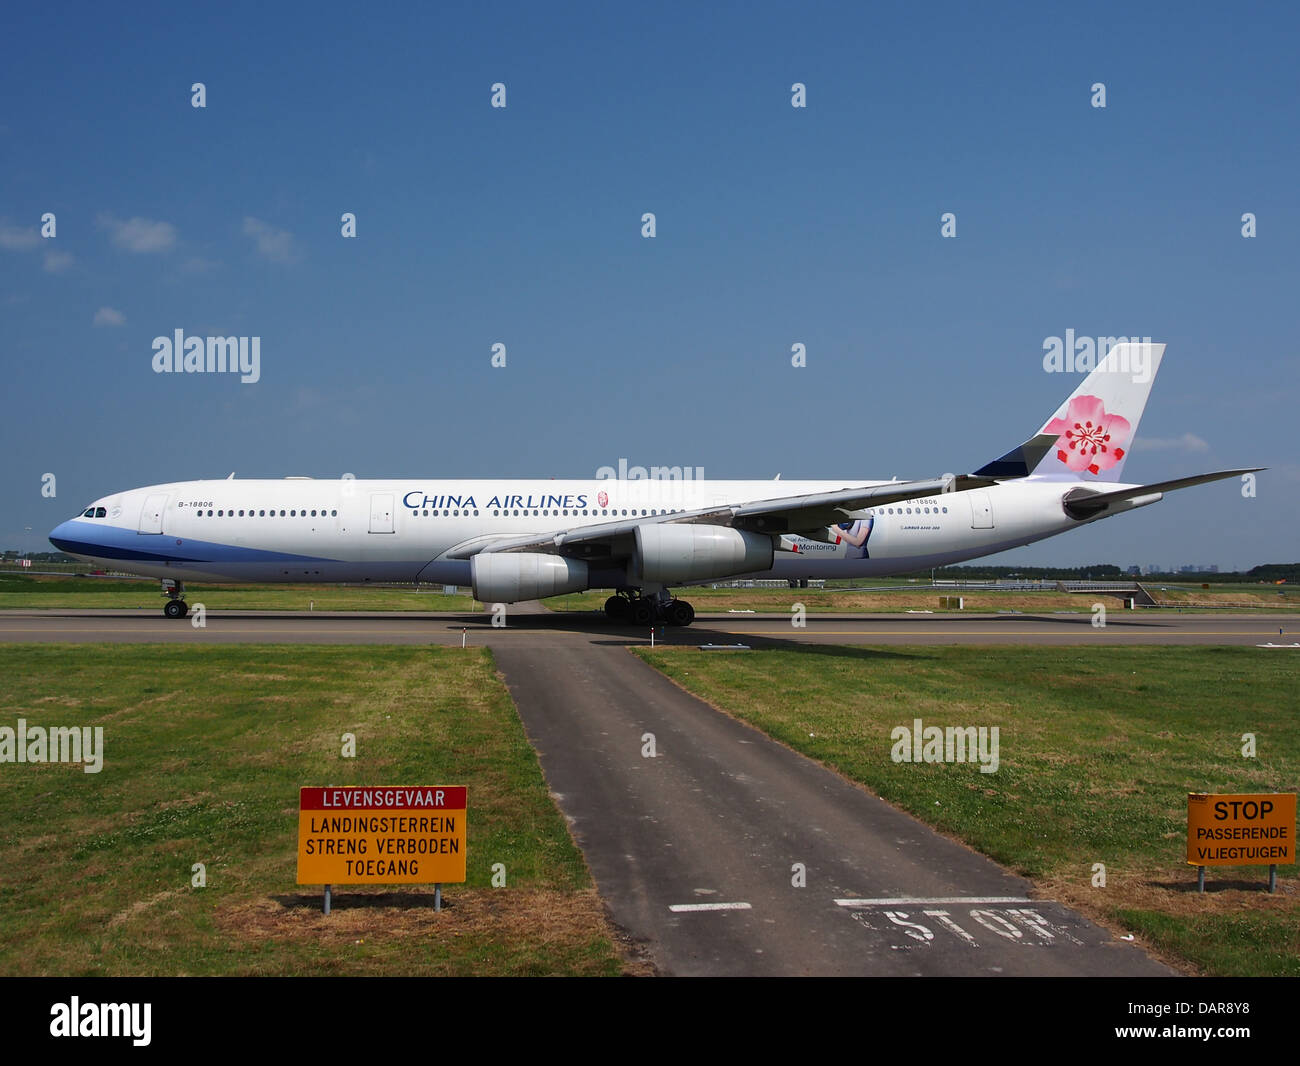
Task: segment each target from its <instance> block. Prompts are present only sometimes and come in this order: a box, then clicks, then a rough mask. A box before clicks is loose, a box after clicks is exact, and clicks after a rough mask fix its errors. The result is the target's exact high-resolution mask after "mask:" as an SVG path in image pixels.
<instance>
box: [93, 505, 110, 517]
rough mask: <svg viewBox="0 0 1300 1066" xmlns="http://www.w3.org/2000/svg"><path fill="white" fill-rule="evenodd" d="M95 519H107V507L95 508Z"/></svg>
mask: <svg viewBox="0 0 1300 1066" xmlns="http://www.w3.org/2000/svg"><path fill="white" fill-rule="evenodd" d="M95 517H96V518H107V517H108V508H107V507H96V508H95Z"/></svg>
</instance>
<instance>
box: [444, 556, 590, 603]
mask: <svg viewBox="0 0 1300 1066" xmlns="http://www.w3.org/2000/svg"><path fill="white" fill-rule="evenodd" d="M469 573H470V580H471V582H472V584H473V587H474V598H475V599H476V600H478V601H479V602H480V603H518V602H519V601H520V600H540V599H542V598H543V597H545V596H562V595H563V594H564V593H566V592H582V591H584V590H585V589H586V588H587V564H586V563H584V562H583V561H582V560H580V559H566V558H564V557H563V556H562V555H545V554H542V553H539V552H501V553H494V552H487V553H482V552H480V553H479V554H478V555H476V556H474V557H473V558H472V559H471V560H470V563H469Z"/></svg>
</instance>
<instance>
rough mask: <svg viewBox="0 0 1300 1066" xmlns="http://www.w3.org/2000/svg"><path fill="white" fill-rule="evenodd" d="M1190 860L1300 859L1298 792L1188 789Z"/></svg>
mask: <svg viewBox="0 0 1300 1066" xmlns="http://www.w3.org/2000/svg"><path fill="white" fill-rule="evenodd" d="M1187 861H1188V862H1189V863H1191V865H1193V866H1272V865H1275V864H1276V865H1278V866H1282V865H1285V864H1287V863H1293V862H1295V793H1294V792H1292V793H1279V794H1273V795H1254V796H1251V795H1247V796H1214V795H1207V794H1206V793H1203V792H1190V793H1188V795H1187Z"/></svg>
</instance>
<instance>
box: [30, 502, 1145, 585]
mask: <svg viewBox="0 0 1300 1066" xmlns="http://www.w3.org/2000/svg"><path fill="white" fill-rule="evenodd" d="M852 484H855V485H870V484H881V485H883V484H889V482H853V483H852ZM845 487H846V484H845V483H844V482H839V481H704V480H699V481H691V480H653V479H641V480H588V481H555V480H540V479H539V480H510V481H506V480H478V481H462V480H422V479H416V478H410V479H397V480H386V481H360V480H350V479H344V480H338V481H334V480H313V479H307V478H286V479H283V480H234V479H228V480H224V481H185V482H176V483H173V484H169V485H154V486H150V487H148V488H142V489H133V490H130V491H127V492H121V493H116V494H114V495H110V496H105V497H103V498H102V499H100V500H97V501H95V504H94V505H93V506H92V508H91V509H90V510H91V511H95V512H96V514H97V513H98V510H97V509H102V510H103V516H102V517H96V516H94V515H92V516H91V517H86V516H78V517H77V518H74V519H71V520H69V521H68V522H65V523H63V524H62V525H60V526H59V527H58V528H57V529H56V530H55V531H54V532H53V533H51V540H52V541H53V542H54V543H55V544H56V546H58V547H59V548H60V549H61V550H63V551H66V552H68V553H70V554H73V555H77V556H79V557H81V558H84V559H86V560H88V561H90V562H93V563H96V564H99V565H101V566H103V567H105V568H112V569H116V570H123V571H127V572H131V573H137V574H144V575H148V576H152V577H158V578H164V579H173V580H176V581H209V582H230V583H237V582H276V581H283V582H287V581H299V582H366V581H376V582H379V581H384V582H394V581H395V582H412V581H419V582H429V583H438V584H444V583H445V584H461V585H463V584H468V583H469V580H470V562H469V555H470V554H472V552H473V548H474V545H473V544H467V542H474V541H475V540H476V539H477V538H483V539H484V541H483V542H486V540H488V539H490V538H493V537H501V536H524V535H539V536H540V535H547V534H551V533H555V532H558V531H562V530H575V529H580V528H582V527H584V526H588V525H597V524H600V523H608V522H611V521H614V520H616V519H620V518H624V517H630V516H632V515H633V514H637V515H640V514H642V513H645V514H648V515H653V514H662V513H664V512H665V511H668V512H676V511H692V510H697V509H701V508H715V507H724V506H726V505H728V504H737V505H739V504H746V503H752V502H754V501H759V500H763V499H767V498H773V497H778V496H779V497H790V496H797V495H801V494H805V493H818V492H829V491H835V490H839V489H843V488H845ZM1077 487H1078V484H1077V482H1072V481H1056V480H1051V479H1046V478H1033V477H1030V478H1023V479H1020V480H1016V481H1009V482H1003V483H1000V484H997V485H995V486H992V487H990V488H987V489H978V490H968V491H964V492H954V493H947V494H942V495H937V496H933V497H927V498H923V499H914V500H907V501H904V502H903V503H901V504H899V503H896V504H892V505H886V506H882V507H873V508H870V509H868V510H863V511H857V512H854V513H853V515H852V517H854V518H867V517H871V518H872V519H873V520H874V521H873V525H872V527H871V531H870V536H869V540H868V541H867V544H866V551H865V555H864V553H863V550H862V549H860V548H855V547H854V546H852V545H851V544H849V543H847V542H845V541H843V540H841V542H840V543H831V542H828V541H819V540H809V539H805V538H802V537H797V536H795V537H787V538H785V543H786V546H787V547H789V546H791V545H793V546H795V547H796V548H797V550H796V551H793V552H792V551H788V550H786V551H778V552H777V553H776V557H775V560H774V564H773V566H772V569H771V570H770V571H767V572H765V576H772V577H778V578H789V579H799V578H857V577H874V576H885V575H889V574H899V573H907V572H910V571H915V570H921V569H926V568H929V567H933V566H944V565H947V564H950V563H956V562H960V561H962V560H966V559H972V558H977V557H979V556H984V555H991V554H993V553H995V552H1000V551H1004V550H1006V549H1008V548H1012V547H1016V546H1018V545H1022V544H1027V543H1029V542H1031V541H1035V540H1041V539H1043V538H1044V537H1050V536H1054V535H1055V534H1057V533H1062V532H1064V531H1066V530H1068V529H1072V528H1074V527H1076V526H1079V525H1083V524H1085V522H1084V521H1080V520H1078V519H1074V518H1071V517H1070V516H1068V515H1067V514H1066V513H1065V511H1064V510H1063V508H1062V506H1061V499H1062V497H1063V496H1064V495H1065V494H1066V493H1067V492H1069V491H1070V490H1071V489H1075V488H1077ZM1116 487H1120V486H1116V485H1113V484H1112V485H1108V486H1107V488H1116ZM1156 499H1159V496H1158V495H1154V496H1152V497H1150V498H1142V499H1140V500H1139V501H1138V502H1137V503H1136V504H1123V505H1121V506H1118V507H1115V508H1112V509H1111V510H1110V511H1109V512H1108V513H1110V514H1113V513H1117V512H1118V511H1121V510H1131V509H1133V507H1135V506H1145V505H1146V504H1147V503H1153V502H1155V500H1156ZM1095 520H1096V519H1095V518H1094V519H1089V520H1088V521H1095ZM837 532H838V531H837V530H832V531H831V536H830V540H832V541H833V540H834V539H835V534H836V533H837ZM452 552H455V554H456V556H457V557H455V558H451V557H448V556H449V553H452ZM754 576H764V575H754ZM623 583H625V577H624V576H623V575H621V574H620V573H617V572H612V571H603V572H593V574H592V587H598V588H601V587H617V586H619V585H620V584H623Z"/></svg>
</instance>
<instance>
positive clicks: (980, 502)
mask: <svg viewBox="0 0 1300 1066" xmlns="http://www.w3.org/2000/svg"><path fill="white" fill-rule="evenodd" d="M966 495H967V496H969V497H970V511H971V517H970V526H971V529H992V528H993V506H992V505H991V504H990V503H989V494H988V493H987V492H977V491H971V492H968V493H966Z"/></svg>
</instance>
